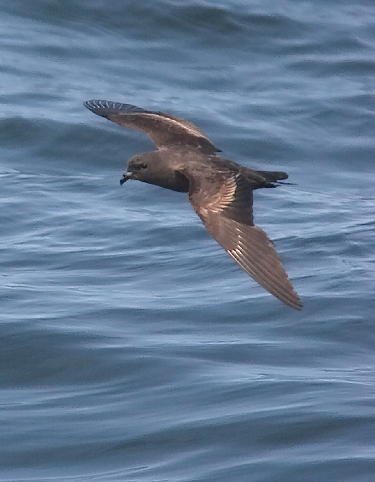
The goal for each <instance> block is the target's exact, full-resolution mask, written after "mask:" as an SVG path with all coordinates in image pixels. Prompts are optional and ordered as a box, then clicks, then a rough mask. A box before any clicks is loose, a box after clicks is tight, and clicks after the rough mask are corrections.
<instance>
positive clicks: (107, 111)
mask: <svg viewBox="0 0 375 482" xmlns="http://www.w3.org/2000/svg"><path fill="white" fill-rule="evenodd" d="M84 105H85V107H87V108H88V109H90V110H91V111H92V112H94V114H97V115H100V116H102V117H105V118H106V119H109V120H111V121H113V122H116V124H120V125H121V126H124V127H130V128H131V129H135V130H137V131H140V132H143V133H144V134H146V135H147V136H149V137H150V138H151V139H152V140H153V142H154V143H155V145H156V147H157V148H158V149H163V148H170V147H172V146H175V147H176V146H178V147H187V146H188V147H192V148H197V149H200V150H201V152H203V153H204V154H215V153H216V152H219V149H217V148H216V147H215V146H214V145H213V144H212V142H211V141H210V140H209V138H208V137H207V136H206V135H205V134H204V133H203V132H202V131H201V130H200V129H198V127H196V126H195V125H194V124H192V123H191V122H188V121H186V120H184V119H181V118H179V117H176V116H174V115H171V114H167V113H165V112H153V111H149V110H144V109H140V108H139V107H135V106H134V105H130V104H121V103H119V102H111V101H107V100H89V101H87V102H85V103H84Z"/></svg>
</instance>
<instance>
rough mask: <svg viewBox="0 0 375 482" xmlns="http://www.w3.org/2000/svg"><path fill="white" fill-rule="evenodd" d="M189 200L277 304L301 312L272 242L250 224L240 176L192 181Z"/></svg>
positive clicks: (248, 197) (247, 191)
mask: <svg viewBox="0 0 375 482" xmlns="http://www.w3.org/2000/svg"><path fill="white" fill-rule="evenodd" d="M218 176H220V178H221V179H219V178H218ZM189 200H190V202H191V204H192V206H193V208H194V209H195V211H196V212H197V213H198V215H199V216H200V217H201V219H202V221H203V224H204V225H205V226H206V228H207V229H208V231H209V232H210V234H211V235H212V236H213V237H214V238H215V239H216V241H218V242H219V243H220V244H221V246H222V247H223V248H224V249H225V250H226V252H227V253H228V254H229V255H230V256H231V257H232V258H233V259H234V260H235V261H236V262H237V263H238V264H239V265H240V266H241V268H243V269H244V270H245V271H246V272H247V273H248V274H249V275H250V276H252V277H253V278H254V279H255V281H257V282H258V283H259V284H260V285H261V286H263V288H265V289H266V290H268V291H269V292H270V293H271V294H273V295H274V296H276V298H278V299H279V300H280V301H282V302H284V303H286V304H287V305H289V306H291V307H292V308H295V309H297V310H301V309H302V302H301V300H300V298H299V296H298V294H297V293H296V291H295V290H294V288H293V285H292V283H291V281H290V280H289V278H288V275H287V273H286V271H285V269H284V266H283V265H282V262H281V260H280V258H279V256H278V254H277V253H276V250H275V248H274V245H273V243H272V241H271V240H270V239H269V237H268V236H267V234H266V233H265V232H264V231H263V230H262V229H260V228H259V227H258V226H254V224H253V213H252V203H253V193H252V189H251V185H250V183H249V182H248V181H247V180H246V178H244V177H243V175H242V174H241V173H235V172H233V173H232V172H228V173H225V174H223V173H220V175H219V174H217V175H216V179H210V178H208V179H207V178H206V179H205V180H204V181H203V182H202V181H201V180H200V181H198V182H197V181H196V180H194V179H191V190H190V192H189Z"/></svg>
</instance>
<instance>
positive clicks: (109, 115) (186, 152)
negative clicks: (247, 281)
mask: <svg viewBox="0 0 375 482" xmlns="http://www.w3.org/2000/svg"><path fill="white" fill-rule="evenodd" d="M84 105H85V106H86V107H87V108H88V109H90V110H91V111H92V112H94V114H97V115H100V116H102V117H105V118H106V119H109V120H111V121H113V122H116V123H117V124H120V125H121V126H125V127H130V128H132V129H136V130H138V131H140V132H143V133H144V134H146V135H147V136H149V137H150V138H151V139H152V141H153V142H154V143H155V145H156V147H157V150H156V151H152V152H144V153H142V154H137V155H136V156H134V157H132V158H131V159H129V161H128V165H127V172H126V173H125V174H124V175H123V177H122V179H121V181H120V183H121V184H123V183H124V182H125V181H127V180H128V179H135V180H138V181H143V182H146V183H149V184H156V185H157V186H161V187H164V188H166V189H171V190H173V191H179V192H187V193H189V201H190V203H191V204H192V206H193V208H194V209H195V211H196V212H197V214H198V215H199V217H200V218H201V220H202V221H203V224H204V225H205V227H206V228H207V230H208V232H209V233H210V234H211V235H212V236H213V237H214V238H215V239H216V241H217V242H218V243H219V244H220V245H221V246H222V247H223V248H224V249H225V251H226V252H227V253H228V254H229V255H230V256H231V257H232V258H233V259H234V260H235V261H236V262H237V263H238V264H239V265H240V266H241V268H243V269H244V270H245V271H246V273H248V274H249V275H250V276H252V277H253V278H254V280H255V281H257V282H258V283H259V284H260V285H261V286H263V288H265V289H266V290H268V291H269V292H270V293H271V294H273V295H274V296H276V298H278V299H279V300H280V301H282V302H283V303H286V304H287V305H289V306H291V307H292V308H295V309H297V310H301V309H302V302H301V300H300V298H299V296H298V294H297V293H296V291H295V290H294V288H293V285H292V283H291V281H290V280H289V278H288V275H287V273H286V271H285V269H284V266H283V265H282V262H281V260H280V258H279V256H278V254H277V253H276V250H275V248H274V244H273V242H272V241H271V240H270V239H269V237H268V236H267V234H266V233H265V232H264V231H263V230H262V229H260V228H259V227H258V226H255V225H254V223H253V191H254V190H255V189H259V188H262V187H275V186H276V184H275V183H277V181H280V180H283V179H287V178H288V175H287V174H286V173H285V172H270V171H256V170H253V169H249V168H247V167H244V166H241V165H239V164H236V163H235V162H233V161H230V160H228V159H224V158H223V157H221V156H220V155H218V154H217V153H218V152H220V150H219V149H218V148H216V147H215V146H214V144H213V143H212V142H211V141H210V139H209V138H208V137H207V136H206V135H205V134H204V133H203V132H202V131H201V130H200V129H198V127H196V126H195V125H194V124H192V123H191V122H188V121H186V120H184V119H181V118H179V117H176V116H174V115H171V114H167V113H165V112H156V111H149V110H144V109H141V108H139V107H135V106H133V105H130V104H121V103H119V102H110V101H106V100H89V101H87V102H85V103H84Z"/></svg>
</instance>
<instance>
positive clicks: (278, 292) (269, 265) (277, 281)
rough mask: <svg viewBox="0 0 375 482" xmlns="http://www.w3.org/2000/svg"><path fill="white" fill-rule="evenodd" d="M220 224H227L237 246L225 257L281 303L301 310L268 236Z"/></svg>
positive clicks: (241, 226) (254, 229)
mask: <svg viewBox="0 0 375 482" xmlns="http://www.w3.org/2000/svg"><path fill="white" fill-rule="evenodd" d="M222 223H224V224H227V229H228V231H229V230H230V231H231V232H232V238H234V234H235V235H236V238H237V239H236V246H233V247H232V248H231V249H226V251H227V253H228V254H229V255H230V256H231V257H232V258H233V259H234V260H235V261H236V262H237V263H238V264H239V265H240V266H241V268H243V269H244V270H245V271H246V273H248V274H249V275H250V276H251V277H252V278H254V279H255V281H257V282H258V283H259V284H260V285H261V286H263V288H265V289H266V290H268V291H269V292H270V293H271V294H273V295H274V296H276V298H278V299H279V300H280V301H282V302H283V303H286V304H287V305H289V306H291V307H292V308H295V309H297V310H301V309H302V302H301V300H300V298H299V296H298V294H297V293H296V291H295V290H294V288H293V285H292V283H291V281H290V279H289V278H288V275H287V273H286V271H285V269H284V266H283V264H282V262H281V259H280V258H279V255H278V254H277V253H276V250H275V247H274V244H273V242H272V241H271V240H270V239H269V237H268V236H267V234H266V233H265V232H264V231H263V230H262V229H261V228H259V227H258V226H249V225H246V224H240V223H237V222H236V221H232V220H230V219H223V220H222ZM221 229H222V230H223V228H221ZM211 234H212V233H211Z"/></svg>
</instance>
